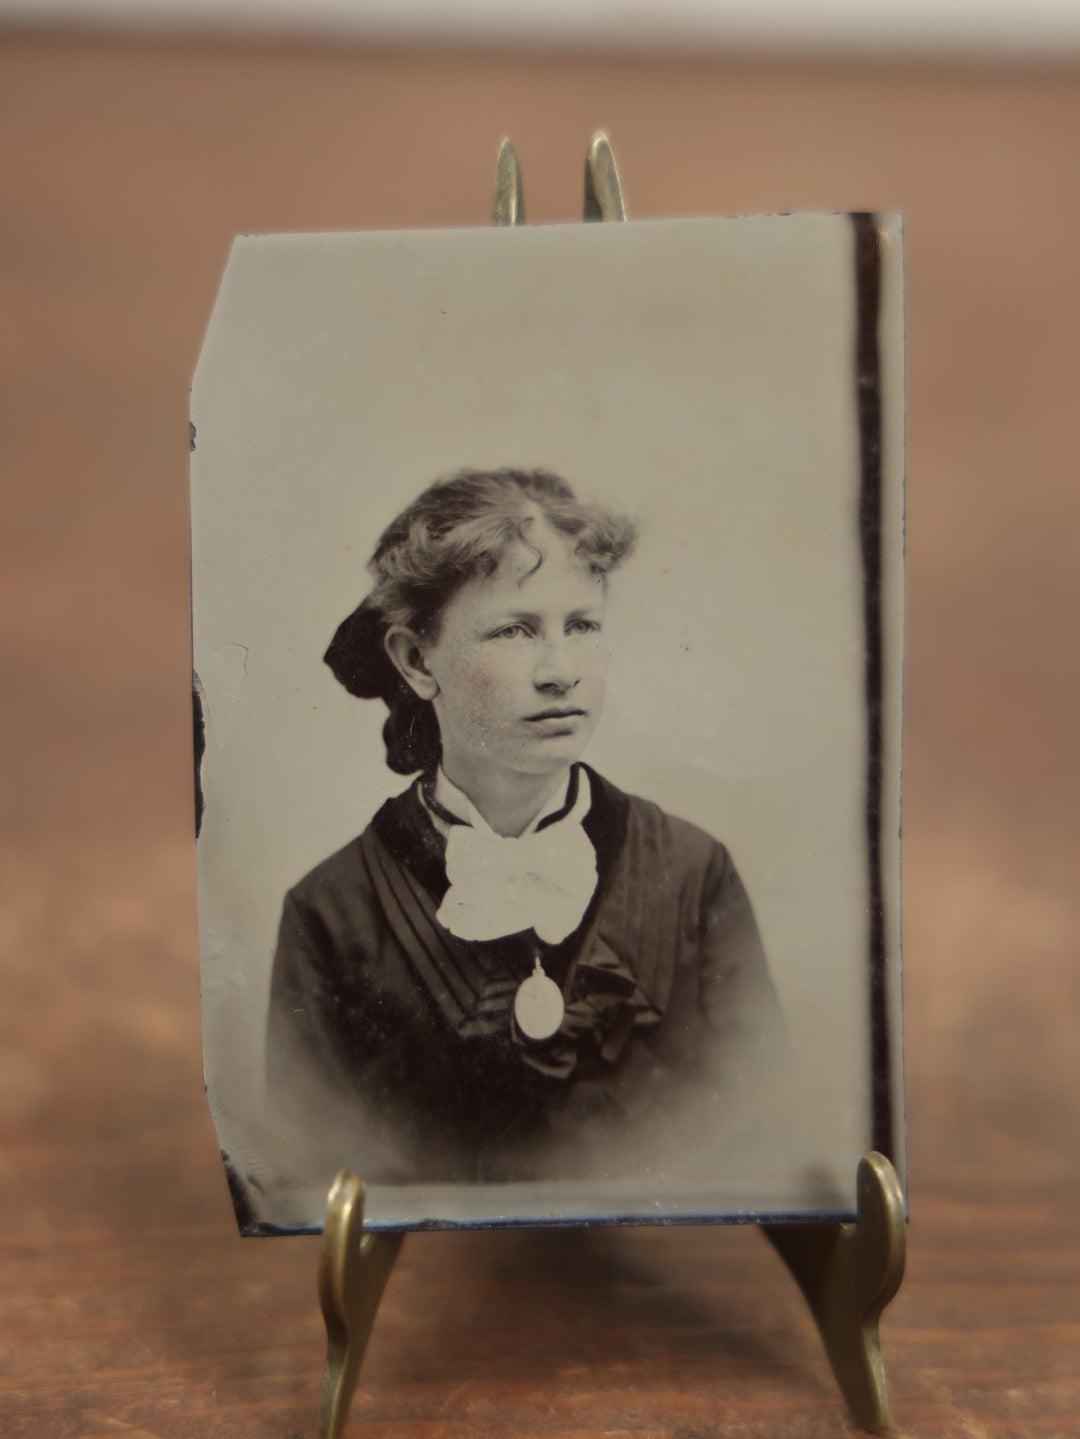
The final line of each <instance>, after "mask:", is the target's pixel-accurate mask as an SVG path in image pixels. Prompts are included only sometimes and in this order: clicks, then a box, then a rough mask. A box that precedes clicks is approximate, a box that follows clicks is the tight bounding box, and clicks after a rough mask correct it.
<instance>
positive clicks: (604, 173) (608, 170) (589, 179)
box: [585, 130, 630, 220]
mask: <svg viewBox="0 0 1080 1439" xmlns="http://www.w3.org/2000/svg"><path fill="white" fill-rule="evenodd" d="M629 218H630V212H629V211H628V210H627V208H626V201H625V200H624V199H623V191H622V181H621V180H620V178H619V167H618V165H616V163H615V152H614V151H613V150H612V148H611V141H610V140H609V139H608V137H607V135H606V134H605V132H604V131H603V130H594V131H593V135H592V139H591V140H590V141H589V149H588V152H587V154H586V156H585V219H586V220H629Z"/></svg>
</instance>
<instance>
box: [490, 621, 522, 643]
mask: <svg viewBox="0 0 1080 1439" xmlns="http://www.w3.org/2000/svg"><path fill="white" fill-rule="evenodd" d="M528 633H529V631H528V630H527V629H526V628H525V626H524V625H503V627H502V629H501V630H496V631H495V633H494V634H493V635H492V636H491V638H492V639H493V640H517V639H520V638H521V637H522V636H523V635H527V634H528Z"/></svg>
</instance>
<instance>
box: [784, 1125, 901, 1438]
mask: <svg viewBox="0 0 1080 1439" xmlns="http://www.w3.org/2000/svg"><path fill="white" fill-rule="evenodd" d="M856 1205H857V1209H856V1213H857V1217H856V1220H855V1223H854V1224H769V1225H765V1226H763V1228H764V1232H765V1235H766V1238H768V1239H769V1240H770V1241H771V1243H772V1244H773V1246H774V1248H775V1249H776V1250H777V1252H778V1253H779V1255H780V1257H781V1258H782V1259H783V1261H784V1263H785V1264H786V1265H787V1267H788V1269H789V1270H790V1271H791V1273H792V1276H793V1277H794V1279H795V1281H796V1283H797V1284H798V1286H799V1288H800V1289H801V1290H802V1292H803V1295H804V1297H805V1299H806V1302H807V1304H808V1305H809V1306H810V1312H811V1314H812V1315H813V1316H814V1321H815V1323H816V1324H817V1327H818V1332H819V1333H820V1334H821V1338H822V1341H823V1342H824V1345H825V1352H826V1354H827V1355H828V1357H829V1363H830V1364H831V1365H832V1371H833V1374H834V1375H835V1376H836V1382H837V1384H838V1385H839V1387H840V1392H841V1393H842V1394H843V1396H844V1399H845V1401H846V1402H847V1406H848V1409H849V1410H850V1412H851V1416H852V1418H853V1419H854V1420H855V1422H856V1424H858V1425H859V1426H860V1427H861V1428H863V1429H868V1430H869V1431H870V1432H871V1433H874V1434H880V1433H881V1432H882V1431H883V1430H884V1429H886V1428H887V1427H888V1423H889V1395H888V1389H887V1386H886V1383H885V1366H884V1364H883V1362H882V1358H881V1342H880V1338H879V1335H878V1320H879V1319H880V1317H881V1312H882V1310H883V1309H884V1308H885V1306H886V1304H888V1302H889V1300H890V1299H892V1297H893V1295H894V1294H895V1293H896V1291H897V1290H898V1289H899V1287H900V1281H901V1279H902V1278H903V1277H904V1251H905V1217H904V1196H903V1193H902V1191H901V1188H900V1181H899V1180H898V1179H897V1177H896V1171H895V1170H894V1169H893V1167H892V1165H891V1164H890V1163H889V1161H888V1159H886V1158H885V1156H884V1155H883V1154H877V1153H871V1154H866V1155H864V1156H863V1158H862V1159H860V1160H859V1169H858V1175H857V1177H856Z"/></svg>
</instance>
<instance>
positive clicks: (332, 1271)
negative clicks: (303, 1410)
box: [319, 1169, 405, 1439]
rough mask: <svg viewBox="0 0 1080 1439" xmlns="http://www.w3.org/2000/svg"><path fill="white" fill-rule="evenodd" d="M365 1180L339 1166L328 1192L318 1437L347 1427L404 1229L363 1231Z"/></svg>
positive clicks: (330, 1437) (332, 1437)
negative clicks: (323, 1365) (400, 1231)
mask: <svg viewBox="0 0 1080 1439" xmlns="http://www.w3.org/2000/svg"><path fill="white" fill-rule="evenodd" d="M363 1228H364V1185H363V1182H362V1181H361V1179H360V1176H359V1175H358V1174H350V1173H349V1172H348V1170H344V1169H343V1170H342V1171H341V1173H340V1174H339V1175H338V1177H337V1178H336V1179H335V1180H334V1182H333V1184H332V1185H331V1186H330V1193H329V1194H328V1195H327V1198H326V1223H325V1225H324V1227H323V1242H322V1250H321V1252H320V1254H319V1302H320V1304H321V1305H322V1312H323V1318H324V1319H325V1321H326V1370H325V1372H324V1374H323V1384H322V1397H321V1399H320V1401H319V1439H337V1436H338V1435H339V1434H340V1433H341V1431H342V1430H343V1429H344V1428H345V1420H346V1419H347V1418H348V1416H349V1405H350V1404H351V1403H352V1397H353V1391H354V1390H355V1389H356V1381H357V1379H358V1378H359V1376H360V1366H361V1364H363V1362H364V1354H365V1352H366V1350H367V1346H368V1340H369V1339H370V1338H371V1331H372V1329H373V1328H374V1326H375V1315H376V1313H377V1312H378V1309H379V1300H380V1299H381V1298H382V1294H383V1290H384V1289H385V1288H386V1281H387V1280H388V1279H389V1278H390V1271H391V1270H392V1269H393V1267H394V1262H395V1260H396V1259H397V1257H398V1253H399V1251H400V1249H401V1242H402V1240H403V1239H404V1237H405V1236H404V1235H403V1234H364V1232H363Z"/></svg>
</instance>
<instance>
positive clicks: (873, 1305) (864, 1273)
mask: <svg viewBox="0 0 1080 1439" xmlns="http://www.w3.org/2000/svg"><path fill="white" fill-rule="evenodd" d="M584 218H585V219H586V220H625V219H627V210H626V204H625V202H624V200H623V194H622V185H621V183H620V181H619V172H618V169H617V167H616V165H615V157H614V155H613V154H612V151H611V145H610V144H609V143H608V139H607V136H606V135H605V134H604V133H603V131H600V130H598V131H597V132H596V133H595V134H594V135H593V137H592V140H591V141H590V143H589V151H588V155H587V157H586V161H585V215H584ZM491 220H492V224H495V225H523V224H524V223H525V201H524V196H523V192H522V184H521V166H520V164H519V162H518V157H517V152H516V150H515V149H514V147H513V145H512V144H511V142H510V141H509V140H504V141H503V143H502V146H501V148H500V150H499V158H498V161H497V163H496V168H495V191H494V195H493V197H492V204H491ZM856 1195H857V1209H856V1219H855V1222H854V1223H853V1224H829V1223H825V1224H821V1223H807V1224H767V1225H764V1226H763V1231H764V1234H765V1236H766V1238H767V1239H768V1240H769V1241H770V1242H771V1243H772V1245H773V1247H774V1248H775V1249H776V1250H777V1252H778V1253H779V1255H780V1257H781V1258H782V1259H783V1261H784V1263H785V1264H786V1265H787V1267H788V1269H789V1270H790V1271H791V1273H792V1275H793V1276H794V1278H795V1281H796V1283H797V1284H798V1286H799V1288H800V1289H801V1290H802V1292H803V1294H804V1296H805V1298H806V1302H807V1304H808V1305H809V1306H810V1312H811V1314H812V1315H813V1316H814V1321H815V1323H816V1324H817V1327H818V1330H819V1332H820V1334H821V1337H822V1340H823V1341H824V1344H825V1352H826V1354H827V1355H828V1357H829V1363H830V1364H831V1365H832V1369H833V1373H834V1374H835V1376H836V1382H837V1384H838V1385H839V1386H840V1392H841V1393H842V1394H843V1396H844V1399H845V1401H846V1402H847V1406H848V1409H849V1410H850V1411H851V1415H852V1418H853V1419H854V1420H855V1422H856V1423H857V1424H859V1425H860V1426H861V1427H862V1428H863V1429H868V1430H870V1431H871V1432H872V1433H880V1432H881V1431H882V1430H883V1429H885V1428H886V1427H887V1425H888V1422H889V1401H888V1395H887V1392H886V1387H885V1368H884V1365H883V1363H882V1360H881V1346H880V1343H879V1340H878V1319H879V1318H880V1316H881V1312H882V1310H883V1309H884V1308H885V1306H886V1304H888V1302H889V1300H890V1299H892V1297H893V1295H894V1294H895V1293H896V1291H897V1289H899V1287H900V1281H901V1279H902V1278H903V1274H904V1240H905V1230H904V1197H903V1194H902V1193H901V1190H900V1183H899V1180H898V1179H897V1177H896V1171H895V1170H894V1169H893V1167H892V1165H891V1164H890V1163H889V1161H888V1159H886V1158H885V1156H884V1155H883V1154H867V1155H865V1156H864V1157H863V1158H862V1159H861V1160H860V1161H859V1169H858V1175H857V1179H856ZM363 1222H364V1186H363V1184H362V1182H361V1180H360V1178H359V1176H358V1175H356V1174H350V1173H348V1172H346V1171H342V1173H340V1174H339V1175H338V1176H337V1178H336V1179H335V1180H334V1183H333V1184H332V1185H331V1187H330V1193H329V1195H328V1197H327V1208H326V1224H325V1227H324V1230H323V1243H322V1252H321V1255H320V1259H319V1299H320V1301H321V1303H322V1311H323V1317H324V1319H325V1320H326V1336H327V1346H326V1371H325V1373H324V1375H323V1386H322V1401H321V1404H320V1407H319V1439H338V1436H339V1435H340V1434H341V1432H342V1430H343V1429H344V1427H345V1421H346V1419H347V1417H348V1413H349V1404H350V1402H351V1401H352V1396H353V1392H354V1390H355V1388H356V1381H357V1378H358V1376H359V1373H360V1366H361V1364H362V1363H363V1359H364V1352H365V1350H366V1349H367V1344H368V1340H369V1339H370V1337H371V1330H372V1327H373V1325H374V1323H375V1314H376V1311H377V1310H378V1307H379V1300H380V1299H381V1298H382V1293H383V1290H384V1289H385V1287H386V1281H387V1280H388V1279H389V1277H390V1271H391V1270H392V1269H393V1267H394V1261H395V1260H396V1259H397V1256H398V1252H399V1251H400V1249H401V1242H402V1239H403V1237H404V1236H403V1235H401V1234H384V1233H379V1234H364V1233H363Z"/></svg>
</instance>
